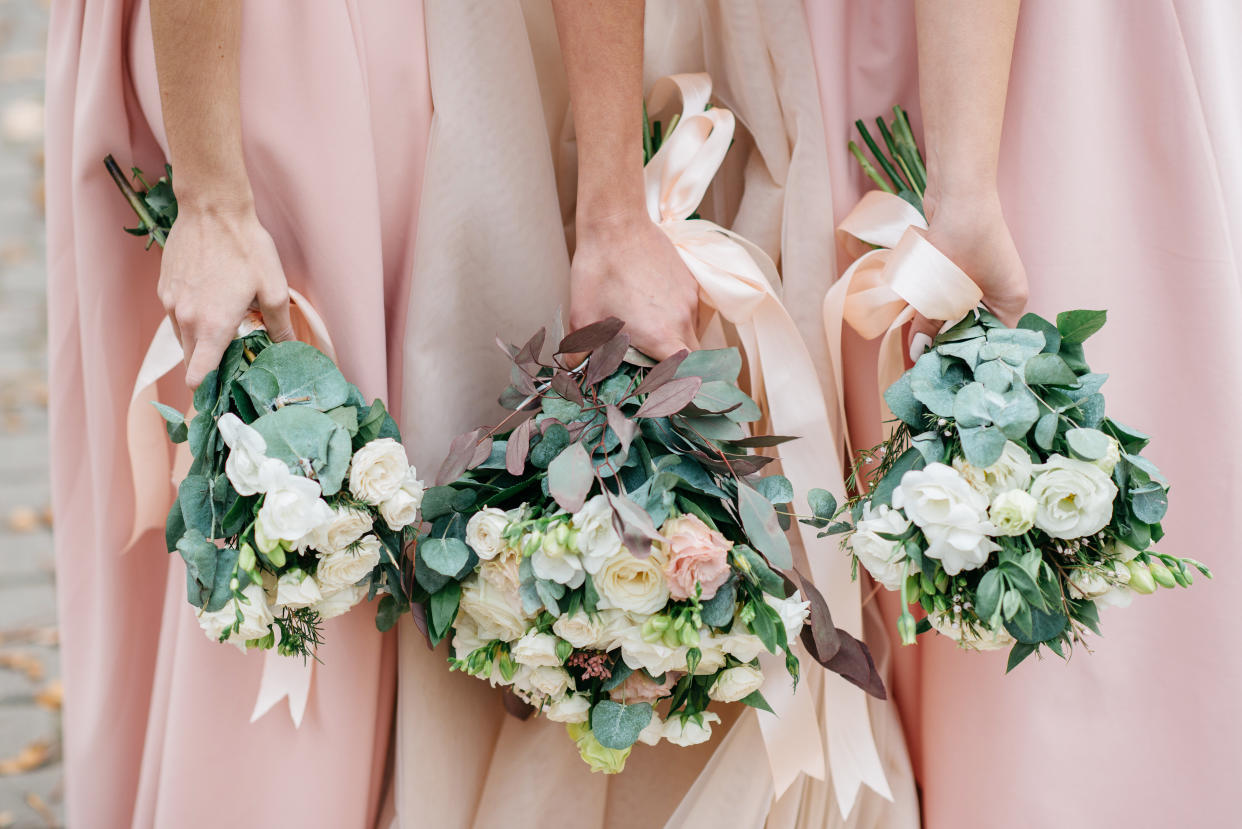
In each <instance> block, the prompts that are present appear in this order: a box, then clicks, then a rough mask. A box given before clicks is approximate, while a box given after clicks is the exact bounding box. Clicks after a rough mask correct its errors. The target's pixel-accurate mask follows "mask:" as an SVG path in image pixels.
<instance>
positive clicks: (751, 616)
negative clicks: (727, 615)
mask: <svg viewBox="0 0 1242 829" xmlns="http://www.w3.org/2000/svg"><path fill="white" fill-rule="evenodd" d="M737 620H738V621H739V622H741V623H742V624H743V625H749V624H750V623H751V622H753V621H755V608H754V606H753V605H751V604H749V603H748V604H744V605H742V609H741V610H739V611H738V612H737Z"/></svg>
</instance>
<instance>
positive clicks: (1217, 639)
mask: <svg viewBox="0 0 1242 829" xmlns="http://www.w3.org/2000/svg"><path fill="white" fill-rule="evenodd" d="M806 5H807V11H808V18H809V20H810V23H811V36H812V40H813V43H814V47H815V53H816V54H815V57H816V63H817V67H818V72H819V76H820V79H821V99H822V102H823V109H824V121H825V124H824V126H825V130H826V134H827V144H828V148H829V152H830V153H831V154H833V155H834V156H835V157H839V156H840V154H843V153H844V152H845V143H846V141H847V140H848V139H849V138H850V137H852V135H853V127H852V121H853V119H854V118H856V117H873V116H875V115H878V114H881V113H882V112H887V110H888V108H889V107H890V106H891V105H892V104H893V103H895V102H901V103H903V104H906V105H907V106H913V105H914V103H915V98H916V95H915V93H916V90H917V87H916V79H915V74H914V69H915V44H914V40H913V34H912V23H913V21H912V19H911V17H912V16H911V14H910V9H909V8H908V7H907V6H906V4H867V5H866V6H864V4H862V3H855V4H847V5H850V6H851V8H852V10H853V11H852V15H851V16H852V18H853V24H852V25H851V26H850V28H849V29H848V31H845V32H842V31H840V30H839V28H837V27H836V26H835V23H836V22H837V19H836V18H833V20H831V21H829V20H826V19H825V12H826V7H828V6H830V5H831V6H834V7H835V6H836V5H837V4H835V3H834V4H828V3H818V2H813V1H812V0H808V2H807V4H806ZM1239 37H1242V10H1239V8H1238V6H1237V4H1234V3H1228V2H1223V0H1222V2H1212V0H1149V2H1144V3H1133V2H1128V0H1099V2H1092V3H1081V2H1072V0H1039V1H1038V2H1028V3H1024V4H1023V7H1022V12H1021V16H1020V21H1019V30H1018V38H1017V44H1016V47H1015V53H1014V62H1013V72H1012V79H1011V83H1010V94H1009V104H1008V109H1007V112H1006V119H1005V127H1004V137H1003V141H1002V148H1001V171H1000V188H1001V196H1002V199H1003V201H1004V208H1005V214H1006V217H1007V219H1008V221H1009V224H1010V227H1011V228H1012V230H1013V233H1014V237H1015V240H1016V243H1017V246H1018V249H1019V252H1020V253H1021V254H1022V257H1023V260H1024V262H1025V264H1026V268H1027V272H1028V274H1029V277H1030V282H1031V302H1030V306H1029V307H1030V309H1031V310H1033V311H1036V312H1038V313H1041V314H1044V315H1046V316H1051V315H1054V314H1055V313H1056V312H1057V311H1061V310H1066V309H1071V308H1107V309H1108V311H1109V322H1108V325H1107V326H1106V327H1105V328H1104V330H1103V331H1102V332H1101V333H1100V334H1099V335H1097V336H1096V337H1095V338H1093V339H1092V340H1091V342H1090V343H1089V345H1088V358H1089V360H1090V361H1091V364H1092V367H1093V368H1095V370H1097V371H1102V372H1108V373H1110V374H1111V379H1110V380H1109V382H1108V384H1107V385H1106V386H1105V392H1106V394H1107V395H1108V406H1109V411H1110V413H1113V414H1115V415H1116V416H1117V417H1118V418H1119V419H1121V420H1123V421H1125V422H1127V423H1131V424H1133V425H1135V426H1137V427H1139V428H1141V429H1143V430H1144V431H1146V432H1148V433H1150V434H1152V435H1154V436H1155V439H1154V440H1153V442H1152V444H1151V447H1150V448H1149V450H1148V452H1149V453H1150V456H1151V458H1152V459H1153V460H1154V461H1156V462H1157V463H1158V464H1159V465H1160V466H1161V468H1162V469H1163V470H1164V471H1165V472H1166V474H1167V475H1168V476H1169V478H1170V479H1171V480H1172V481H1173V484H1174V487H1173V492H1172V500H1171V508H1170V512H1169V515H1168V518H1167V520H1166V521H1165V528H1166V530H1167V533H1168V535H1167V537H1166V539H1165V541H1164V542H1163V543H1162V544H1161V545H1160V547H1161V548H1162V549H1164V550H1167V551H1169V552H1174V553H1178V554H1182V555H1189V556H1192V557H1196V558H1200V559H1202V560H1204V561H1206V562H1208V563H1209V564H1210V565H1212V567H1213V568H1214V569H1215V572H1216V574H1217V576H1216V579H1215V580H1213V581H1210V582H1208V581H1204V580H1202V579H1199V580H1198V581H1197V582H1196V584H1195V586H1194V587H1193V588H1192V589H1190V590H1180V589H1179V590H1177V591H1164V590H1162V591H1160V592H1159V593H1157V594H1156V595H1154V596H1150V597H1140V598H1139V599H1137V600H1136V601H1135V602H1134V603H1133V604H1132V605H1131V607H1130V608H1128V609H1124V610H1123V609H1112V610H1109V611H1106V612H1105V613H1104V614H1103V619H1102V624H1103V631H1104V636H1103V637H1102V638H1099V639H1096V640H1094V641H1093V642H1092V645H1093V648H1094V650H1095V653H1094V654H1088V653H1078V654H1075V655H1074V657H1073V659H1072V661H1071V662H1070V663H1068V664H1064V663H1062V662H1061V661H1060V660H1058V659H1056V658H1055V657H1054V658H1051V659H1047V660H1045V661H1043V662H1042V663H1040V662H1034V661H1032V662H1028V663H1026V664H1024V665H1022V666H1021V667H1020V668H1019V669H1018V670H1016V671H1015V672H1014V673H1013V674H1012V675H1010V676H1005V675H1004V672H1005V657H1004V655H1000V654H972V653H963V652H960V651H958V650H957V649H956V648H954V647H953V645H952V644H951V643H950V642H948V641H947V640H944V639H939V640H937V639H926V638H924V639H921V640H920V643H919V645H918V646H917V647H913V648H903V649H900V653H899V654H898V671H897V675H896V684H895V686H893V690H894V691H895V697H896V701H897V702H898V704H899V705H900V710H901V714H902V719H903V723H904V727H905V731H906V735H907V739H908V742H909V744H910V749H911V755H912V760H913V762H914V766H915V771H916V775H917V778H918V780H919V783H920V784H921V788H922V805H923V810H924V814H923V819H924V825H926V826H927V827H930V829H948V827H994V826H995V827H1000V826H1003V827H1007V828H1008V829H1028V828H1029V829H1041V828H1042V827H1049V826H1063V827H1083V829H1094V827H1101V826H1110V827H1111V826H1128V827H1139V826H1195V827H1204V828H1205V829H1215V828H1216V827H1222V828H1223V827H1229V826H1236V825H1237V813H1236V807H1235V800H1236V788H1237V784H1238V781H1239V780H1242V754H1240V753H1239V751H1238V746H1239V744H1242V718H1240V717H1239V716H1238V715H1237V706H1238V700H1239V699H1242V657H1239V655H1238V650H1237V645H1236V641H1235V640H1236V636H1235V635H1234V634H1235V631H1236V630H1237V621H1236V607H1237V597H1238V595H1239V594H1240V591H1242V579H1240V578H1239V575H1238V568H1237V561H1238V556H1237V549H1236V548H1237V543H1236V540H1235V537H1236V529H1235V526H1234V524H1235V522H1234V516H1235V515H1236V512H1237V505H1238V502H1239V497H1240V496H1242V490H1240V487H1239V483H1240V481H1239V475H1240V470H1242V451H1240V450H1239V449H1238V443H1237V440H1236V437H1235V435H1236V430H1237V426H1236V419H1237V414H1236V413H1237V412H1238V411H1239V410H1240V408H1239V407H1240V406H1242V371H1240V370H1239V367H1238V363H1237V359H1236V355H1237V351H1238V347H1237V334H1236V330H1237V324H1238V319H1239V317H1240V315H1242V272H1240V268H1239V253H1240V251H1242V152H1240V151H1239V147H1242V106H1240V103H1239V102H1240V101H1242V98H1240V96H1239V79H1240V78H1242V59H1240V57H1239V52H1238V49H1237V41H1238V38H1239ZM843 62H845V63H848V64H849V65H850V66H851V67H852V69H851V71H852V72H853V73H854V77H855V79H856V80H857V82H858V83H857V85H856V87H855V88H856V89H857V90H858V91H857V93H856V94H855V95H854V96H853V97H844V98H843V97H842V96H841V95H840V94H839V89H840V88H839V86H837V85H835V84H832V83H826V82H824V81H825V79H826V78H836V77H837V74H836V73H838V72H839V71H840V68H841V66H842V64H843ZM836 183H837V181H836V180H834V185H835V184H836ZM849 184H850V186H849V187H845V188H843V189H841V190H839V191H838V192H837V193H836V194H835V195H836V197H837V198H836V205H835V207H836V211H837V218H838V219H839V218H840V217H841V216H843V215H844V211H846V210H848V209H849V207H851V206H852V204H853V203H854V201H855V200H856V199H857V197H858V195H859V194H860V193H861V192H862V190H863V188H864V186H865V182H864V181H862V180H861V176H859V175H857V174H855V175H854V177H853V181H852V182H850V183H849ZM849 346H850V349H849V354H848V356H849V357H850V358H851V363H852V366H853V369H852V373H851V374H850V376H849V378H848V379H849V388H848V396H849V399H850V404H851V405H850V419H851V431H852V432H853V433H854V434H855V441H856V444H855V445H872V444H873V443H874V442H875V439H876V438H877V437H878V431H877V427H876V413H875V411H874V405H873V403H872V401H874V399H875V387H874V385H875V380H874V376H875V375H874V362H872V361H871V360H872V359H873V358H872V357H871V355H869V354H868V353H867V349H866V348H865V347H859V346H860V344H859V343H858V342H857V341H854V342H850V343H849ZM889 609H890V610H891V607H890V608H889ZM890 630H891V619H890Z"/></svg>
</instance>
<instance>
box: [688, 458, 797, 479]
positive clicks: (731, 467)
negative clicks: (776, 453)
mask: <svg viewBox="0 0 1242 829" xmlns="http://www.w3.org/2000/svg"><path fill="white" fill-rule="evenodd" d="M690 454H691V455H693V456H694V457H695V458H696V459H697V460H698V461H699V462H700V463H701V464H703V466H705V467H707V468H708V469H710V470H712V471H713V472H721V473H724V474H726V475H733V476H735V477H738V478H745V477H746V476H747V475H753V474H754V473H756V472H758V471H759V470H760V469H763V468H764V467H765V466H767V465H768V464H770V463H772V462H773V461H774V460H776V458H769V457H767V456H766V455H746V456H744V457H740V458H729V461H728V463H725V461H724V460H722V459H721V458H720V457H719V456H718V455H709V454H707V453H706V452H691V453H690Z"/></svg>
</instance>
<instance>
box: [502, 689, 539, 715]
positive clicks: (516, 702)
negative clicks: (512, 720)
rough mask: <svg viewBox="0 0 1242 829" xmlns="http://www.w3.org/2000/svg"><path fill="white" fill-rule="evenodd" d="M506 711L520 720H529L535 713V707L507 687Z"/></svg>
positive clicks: (505, 695)
mask: <svg viewBox="0 0 1242 829" xmlns="http://www.w3.org/2000/svg"><path fill="white" fill-rule="evenodd" d="M504 701H505V713H506V714H508V715H509V716H510V717H517V718H518V719H519V720H528V719H530V715H531V714H533V713H535V707H534V706H533V705H531V704H530V703H528V702H524V701H523V700H521V699H520V698H518V695H517V694H515V693H513V692H512V691H510V690H509V689H508V688H506V689H505V694H504Z"/></svg>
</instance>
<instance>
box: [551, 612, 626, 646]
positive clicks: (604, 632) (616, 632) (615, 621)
mask: <svg viewBox="0 0 1242 829" xmlns="http://www.w3.org/2000/svg"><path fill="white" fill-rule="evenodd" d="M595 618H596V619H597V620H598V621H599V624H600V631H599V636H597V637H595V641H594V642H592V643H591V644H590V645H588V646H587V647H590V648H593V649H595V650H601V651H611V650H616V649H617V648H618V647H619V645H618V644H617V643H618V642H619V641H620V636H621V634H623V633H624V632H625V631H627V630H629V629H630V628H632V627H634V626H635V621H634V617H633V616H631V615H630V614H628V613H626V612H625V611H624V610H616V609H615V608H614V609H611V610H600V611H598V612H596V614H595ZM640 627H641V625H640ZM552 629H553V630H556V625H553V626H552Z"/></svg>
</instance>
